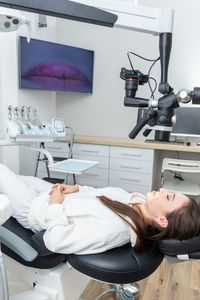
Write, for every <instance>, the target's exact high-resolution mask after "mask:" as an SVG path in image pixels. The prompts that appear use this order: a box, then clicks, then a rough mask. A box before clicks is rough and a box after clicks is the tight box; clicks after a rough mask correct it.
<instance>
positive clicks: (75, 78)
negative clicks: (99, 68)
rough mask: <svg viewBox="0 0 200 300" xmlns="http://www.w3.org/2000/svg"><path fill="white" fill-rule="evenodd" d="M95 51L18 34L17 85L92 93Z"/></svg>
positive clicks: (28, 87)
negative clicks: (18, 80) (18, 70)
mask: <svg viewBox="0 0 200 300" xmlns="http://www.w3.org/2000/svg"><path fill="white" fill-rule="evenodd" d="M93 63H94V51H92V50H87V49H82V48H77V47H72V46H66V45H61V44H57V43H52V42H46V41H41V40H37V39H31V40H30V43H28V42H27V39H26V38H25V37H20V88H27V89H42V90H54V91H65V92H78V93H92V83H93Z"/></svg>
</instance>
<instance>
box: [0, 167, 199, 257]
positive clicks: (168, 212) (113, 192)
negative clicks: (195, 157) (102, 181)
mask: <svg viewBox="0 0 200 300" xmlns="http://www.w3.org/2000/svg"><path fill="white" fill-rule="evenodd" d="M0 184H1V189H2V193H3V194H5V195H6V196H7V197H8V198H9V199H10V201H11V204H12V209H13V217H14V218H16V219H17V220H18V222H19V223H20V224H21V225H23V226H24V227H25V228H29V229H31V230H32V231H34V232H38V231H42V230H46V231H45V234H44V243H45V245H46V247H47V249H49V250H51V251H53V252H57V253H65V254H69V253H75V254H92V253H98V252H103V251H106V250H108V249H111V248H115V247H118V246H121V245H123V244H126V243H128V242H130V243H131V244H132V246H135V247H136V249H137V250H139V251H148V250H150V249H151V248H152V247H153V246H154V245H155V243H156V241H157V240H158V239H160V238H169V239H170V238H173V239H180V240H182V239H188V238H191V237H193V236H196V235H199V234H200V207H199V205H198V204H197V203H196V202H195V201H194V200H192V199H190V198H188V197H187V196H185V195H183V194H178V193H170V192H168V191H167V190H165V189H160V190H159V191H153V192H149V193H147V194H146V195H145V196H143V195H142V194H139V193H128V192H126V191H124V190H122V189H120V188H114V187H106V188H98V189H95V188H92V187H88V186H78V185H75V186H70V185H60V184H57V185H54V186H52V185H51V184H49V183H47V182H44V181H42V180H40V179H38V178H34V177H29V176H27V177H25V176H24V177H23V176H19V175H16V174H15V173H13V172H12V171H11V170H9V169H8V168H7V167H6V166H5V165H0ZM37 194H39V195H38V196H37Z"/></svg>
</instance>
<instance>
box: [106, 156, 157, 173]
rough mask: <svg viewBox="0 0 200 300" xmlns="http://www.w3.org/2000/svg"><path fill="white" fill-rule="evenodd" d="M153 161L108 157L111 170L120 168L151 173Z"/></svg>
mask: <svg viewBox="0 0 200 300" xmlns="http://www.w3.org/2000/svg"><path fill="white" fill-rule="evenodd" d="M152 167H153V161H147V160H144V161H141V160H130V159H119V158H111V159H110V169H111V170H121V171H127V172H135V173H149V174H151V173H152Z"/></svg>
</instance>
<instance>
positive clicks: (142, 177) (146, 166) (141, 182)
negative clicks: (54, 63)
mask: <svg viewBox="0 0 200 300" xmlns="http://www.w3.org/2000/svg"><path fill="white" fill-rule="evenodd" d="M73 153H74V158H77V159H85V160H95V161H99V165H98V166H97V167H95V168H92V169H90V170H88V171H87V172H85V173H84V174H82V175H79V176H78V175H77V176H76V180H77V183H79V184H81V185H92V186H94V187H105V186H117V187H121V188H123V189H125V190H127V191H129V192H133V191H137V192H141V193H146V192H148V191H150V190H151V188H152V174H153V155H154V151H153V150H151V149H140V148H133V147H118V146H109V145H94V144H74V148H73Z"/></svg>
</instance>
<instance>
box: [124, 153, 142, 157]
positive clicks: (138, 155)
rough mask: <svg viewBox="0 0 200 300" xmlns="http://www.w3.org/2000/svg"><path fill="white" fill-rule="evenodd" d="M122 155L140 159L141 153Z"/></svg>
mask: <svg viewBox="0 0 200 300" xmlns="http://www.w3.org/2000/svg"><path fill="white" fill-rule="evenodd" d="M122 155H125V156H136V157H140V156H142V153H122Z"/></svg>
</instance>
